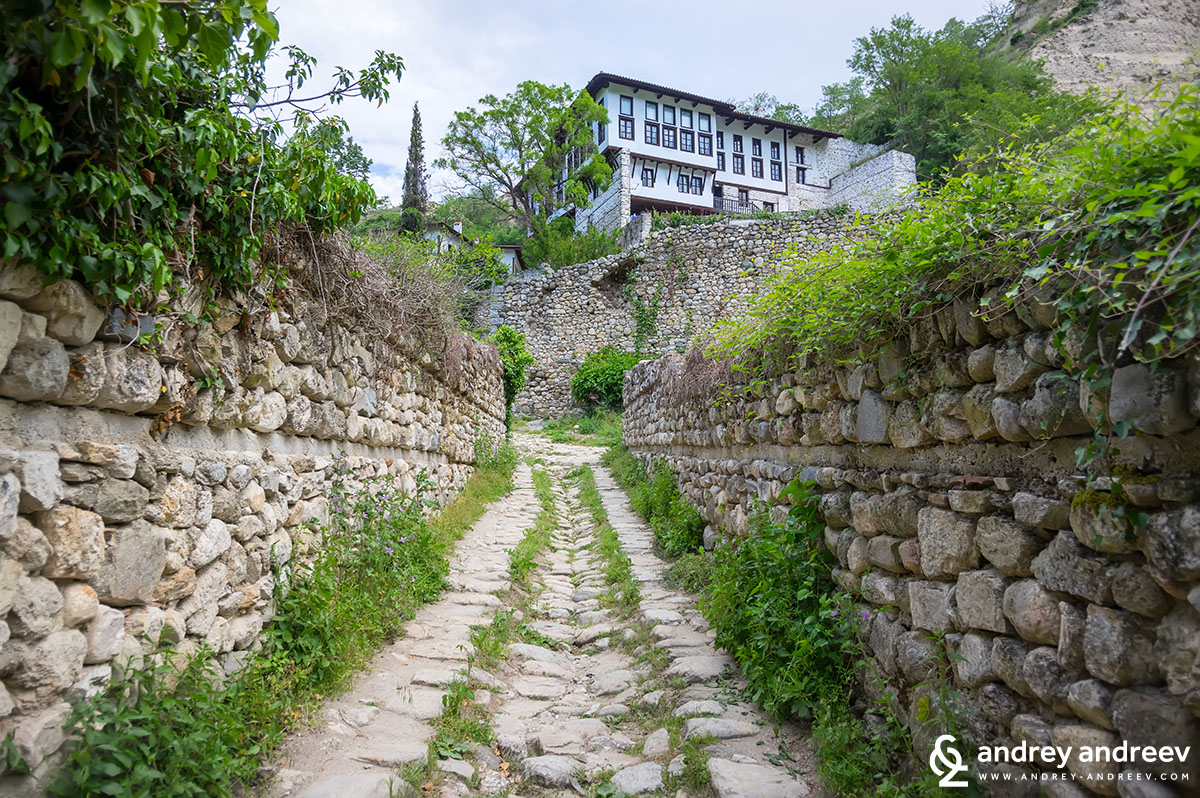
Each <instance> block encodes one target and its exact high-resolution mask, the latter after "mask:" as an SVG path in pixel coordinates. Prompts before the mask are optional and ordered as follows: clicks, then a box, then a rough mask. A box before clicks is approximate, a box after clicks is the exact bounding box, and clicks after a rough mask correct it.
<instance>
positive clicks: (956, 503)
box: [624, 295, 1200, 796]
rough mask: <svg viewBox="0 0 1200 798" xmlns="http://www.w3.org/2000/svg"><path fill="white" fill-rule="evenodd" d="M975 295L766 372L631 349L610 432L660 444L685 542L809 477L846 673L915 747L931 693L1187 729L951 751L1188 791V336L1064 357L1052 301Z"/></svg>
mask: <svg viewBox="0 0 1200 798" xmlns="http://www.w3.org/2000/svg"><path fill="white" fill-rule="evenodd" d="M993 298H994V297H993ZM996 308H997V306H996V304H995V303H994V302H993V303H992V304H991V313H992V315H991V316H989V315H987V311H988V306H986V305H984V306H981V305H980V304H979V303H978V300H976V299H972V298H971V296H970V295H964V296H960V297H959V298H958V299H957V300H955V301H954V302H953V303H952V304H950V303H948V304H946V305H945V306H944V307H942V308H941V309H940V310H936V311H931V312H929V313H926V314H924V315H923V316H922V318H921V320H920V321H911V322H909V323H908V324H907V325H906V326H905V327H904V328H902V330H901V331H900V332H899V333H898V334H897V335H895V336H894V337H893V338H892V340H891V342H890V343H889V344H888V345H887V346H886V347H884V348H883V350H882V351H881V352H877V353H875V354H873V355H871V356H870V357H867V358H855V359H840V358H836V357H834V356H833V355H831V354H814V353H810V354H808V355H806V356H803V357H800V358H798V359H797V360H796V361H794V364H793V365H792V367H791V368H789V370H787V371H786V372H784V373H779V374H777V375H776V376H774V377H769V376H764V375H763V373H761V372H758V373H756V372H752V371H737V370H733V369H730V368H729V366H728V364H722V363H721V361H719V360H718V361H714V360H711V359H707V358H704V357H702V356H700V355H699V353H697V352H693V353H690V354H689V355H688V356H687V357H686V358H685V357H679V356H667V357H665V358H663V359H660V360H656V361H652V362H643V363H642V364H640V365H639V366H637V367H636V368H635V369H634V370H633V371H631V372H630V373H629V374H628V375H627V377H626V385H625V405H626V413H625V417H624V436H625V442H626V444H627V445H628V446H629V447H630V449H631V450H633V451H634V452H635V454H637V455H638V456H639V457H640V458H642V459H643V460H647V461H649V460H656V461H664V462H666V463H668V464H669V465H670V467H671V468H672V469H674V471H675V472H676V473H677V475H678V478H679V482H680V486H681V490H682V492H683V493H684V494H685V495H686V496H687V497H688V498H689V499H690V501H691V502H692V503H693V504H694V505H695V506H696V507H698V508H699V509H700V511H701V513H702V514H703V516H704V518H705V520H706V521H707V523H708V527H707V529H706V535H705V537H706V544H707V545H709V546H711V545H713V544H715V543H716V542H717V540H718V539H719V538H720V537H722V536H727V537H733V538H736V537H737V536H740V535H744V534H747V532H748V531H749V529H748V519H749V518H751V517H753V516H754V515H755V514H756V513H760V512H769V513H771V514H773V515H774V516H775V517H776V519H777V520H780V519H781V518H782V515H783V514H784V511H785V510H786V506H785V505H776V506H774V507H773V508H772V509H767V508H768V507H770V505H771V504H772V503H773V502H775V500H777V499H779V498H780V495H781V493H783V491H784V488H785V487H786V486H787V485H788V484H789V483H790V482H791V481H792V480H794V479H797V478H798V479H800V480H803V481H807V482H812V483H814V484H815V488H816V490H817V492H818V493H819V495H820V509H821V511H822V513H823V515H824V519H825V523H826V529H825V533H824V538H825V543H826V545H827V547H828V549H829V551H830V552H831V555H832V556H833V557H834V558H836V566H835V570H834V577H835V579H836V581H837V582H838V584H840V585H841V587H842V588H843V589H844V590H845V591H847V592H848V593H850V594H852V595H853V596H854V597H856V600H857V601H859V602H861V605H862V607H861V608H862V613H863V618H864V621H863V624H862V629H863V635H864V637H865V643H866V646H867V648H868V651H869V652H870V655H871V656H870V658H869V660H868V671H869V672H868V673H864V674H863V678H862V679H861V680H860V688H861V689H862V691H863V693H864V698H865V699H868V700H877V701H883V702H885V703H887V704H889V705H891V706H892V707H893V708H894V709H895V711H896V712H897V713H898V714H899V716H900V717H901V718H902V719H903V721H904V722H905V724H906V725H907V726H908V727H909V728H910V729H911V730H912V731H913V736H914V739H915V740H916V742H917V745H918V749H919V751H921V752H923V754H924V755H925V756H927V755H928V752H929V746H931V745H932V743H933V738H934V737H935V736H936V733H937V731H936V730H937V728H938V725H937V724H930V723H929V722H928V721H929V720H930V708H931V701H932V704H936V705H937V708H938V709H939V710H944V711H948V712H952V713H953V715H954V716H955V718H956V728H957V729H958V731H959V732H960V733H961V734H964V735H965V736H967V737H968V738H969V739H970V740H971V742H972V743H973V744H975V745H982V744H991V745H994V744H1004V743H1009V744H1018V743H1022V742H1024V743H1026V744H1028V745H1030V746H1035V745H1036V746H1042V745H1057V746H1061V747H1065V746H1073V747H1074V750H1075V751H1077V752H1078V751H1079V750H1080V747H1081V746H1086V745H1116V744H1119V743H1120V742H1121V741H1122V740H1124V741H1126V742H1128V743H1129V744H1130V745H1139V746H1146V745H1155V746H1160V745H1172V746H1181V747H1182V746H1191V747H1192V752H1193V753H1192V754H1191V756H1190V758H1189V759H1188V760H1187V762H1185V763H1184V764H1182V765H1180V764H1178V763H1159V764H1145V763H1139V764H1138V765H1136V766H1133V765H1129V764H1118V763H1111V762H1095V763H1089V762H1083V761H1080V759H1079V758H1078V757H1075V758H1072V759H1070V760H1069V761H1067V762H1066V765H1065V769H1063V770H1059V769H1058V768H1059V767H1060V766H1059V765H1057V764H1047V763H1039V762H1035V763H1033V764H1024V765H1012V764H1009V765H992V766H989V765H986V764H983V763H975V764H973V768H972V771H973V773H976V774H979V773H985V772H989V771H991V772H1005V771H1007V772H1008V773H1009V774H1010V777H1017V776H1021V775H1024V776H1025V777H1026V778H1029V777H1033V776H1037V775H1038V774H1042V775H1041V778H1043V779H1045V778H1047V777H1048V776H1047V774H1055V777H1057V778H1059V779H1060V781H1059V782H1058V783H1057V784H1055V786H1054V790H1067V791H1066V792H1063V791H1058V792H1048V793H1047V794H1055V795H1083V794H1099V795H1117V794H1118V784H1119V783H1120V782H1118V781H1117V778H1118V775H1119V774H1120V773H1121V772H1122V771H1124V775H1123V776H1122V778H1125V779H1129V778H1130V777H1132V776H1133V775H1135V774H1136V773H1137V772H1141V773H1143V774H1149V775H1150V776H1153V775H1154V774H1156V773H1167V774H1174V777H1173V779H1174V780H1168V781H1165V782H1149V781H1143V782H1141V783H1140V784H1141V786H1140V787H1139V786H1138V783H1136V782H1126V783H1125V784H1123V785H1122V786H1121V790H1122V791H1121V792H1120V793H1119V794H1120V795H1156V796H1157V795H1174V794H1179V795H1184V794H1194V791H1195V790H1196V788H1197V785H1198V784H1200V757H1197V756H1196V754H1195V752H1196V751H1197V750H1198V747H1200V721H1198V720H1197V716H1198V715H1200V611H1198V610H1197V604H1196V602H1197V596H1198V595H1200V480H1198V476H1200V429H1198V428H1197V422H1198V421H1200V360H1197V358H1196V357H1195V355H1184V356H1179V357H1174V358H1170V357H1169V358H1165V359H1162V360H1160V361H1159V362H1157V363H1156V364H1154V365H1152V366H1148V365H1145V364H1142V363H1137V362H1129V361H1124V362H1122V363H1118V364H1117V365H1116V366H1115V367H1114V368H1113V369H1112V371H1111V375H1110V379H1103V380H1101V379H1097V378H1095V377H1094V376H1093V377H1092V378H1090V379H1088V380H1085V381H1084V382H1082V383H1081V381H1080V380H1079V378H1078V377H1068V376H1065V375H1064V372H1063V370H1062V366H1063V363H1064V359H1065V357H1066V356H1067V355H1066V353H1065V352H1064V350H1063V348H1061V347H1060V346H1058V345H1056V344H1057V343H1058V342H1057V341H1056V338H1055V332H1056V328H1057V327H1058V325H1059V323H1060V321H1061V316H1059V315H1057V314H1056V311H1055V308H1054V307H1053V306H1050V305H1045V304H1041V303H1038V302H1036V301H1031V302H1026V303H1023V304H1021V305H1018V306H1017V307H1016V309H1015V310H1014V309H1012V308H1005V310H1004V311H997V309H996ZM1081 343H1082V342H1081V341H1080V340H1079V339H1076V345H1079V344H1081ZM1065 349H1066V350H1067V351H1071V346H1070V344H1068V345H1067V346H1066V347H1065ZM1098 448H1099V449H1103V454H1104V456H1103V457H1102V458H1098V457H1096V456H1095V454H1096V451H1097V449H1098ZM787 500H788V499H787V494H785V495H784V497H783V501H784V502H786V501H787ZM947 661H948V662H949V663H950V667H949V671H948V672H947V671H946V669H945V667H943V666H939V663H945V662H947ZM939 672H940V673H941V675H940V676H939ZM924 766H925V763H924V761H922V762H921V763H920V767H922V768H923V767H924ZM1180 774H1185V775H1186V777H1187V781H1179V780H1178V777H1179V775H1180ZM1064 779H1065V780H1069V781H1070V784H1069V785H1068V786H1062V785H1063V784H1064V783H1065V781H1064ZM1047 784H1052V782H1047V781H1042V782H1040V785H1039V783H1038V782H1034V781H1025V782H1005V783H1003V784H1001V785H999V786H997V787H995V789H996V792H995V793H994V794H996V795H1017V794H1021V795H1024V794H1030V795H1035V794H1038V789H1040V788H1041V787H1045V786H1046V785H1047ZM1130 785H1133V786H1134V788H1137V789H1144V790H1152V791H1151V792H1145V791H1142V792H1137V791H1134V792H1130V791H1127V790H1128V789H1131V787H1130ZM1146 785H1149V786H1146ZM986 786H987V785H986V783H985V787H986ZM1022 787H1024V788H1026V789H1027V791H1026V792H1020V789H1021V788H1022ZM1081 789H1082V790H1083V792H1080V791H1079V790H1081Z"/></svg>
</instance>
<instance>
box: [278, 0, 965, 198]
mask: <svg viewBox="0 0 1200 798" xmlns="http://www.w3.org/2000/svg"><path fill="white" fill-rule="evenodd" d="M987 5H988V1H987V0H908V2H907V3H905V4H904V5H903V6H901V5H899V4H896V3H887V2H866V1H865V0H842V1H841V2H832V3H830V2H814V1H813V0H757V1H756V2H748V3H747V2H729V1H728V0H725V1H724V2H718V1H716V0H690V2H678V0H604V1H603V2H590V3H582V2H578V0H508V2H500V1H497V0H276V2H275V8H274V10H275V11H276V14H277V16H278V18H279V23H280V42H281V44H294V45H298V46H300V47H301V48H303V49H304V50H306V51H307V52H308V53H309V54H310V55H312V56H315V57H316V59H317V70H316V73H315V75H314V77H320V76H324V75H328V74H329V73H330V72H332V69H333V67H334V66H335V65H337V66H344V67H347V68H349V69H353V70H357V69H360V68H362V67H364V66H366V65H367V63H369V61H370V60H371V57H372V55H373V54H374V52H375V51H376V50H385V51H388V52H393V53H397V54H399V55H400V56H401V57H402V58H403V59H404V64H405V71H404V75H403V77H402V78H401V79H400V81H399V83H396V84H394V85H393V86H392V88H391V96H390V99H389V100H388V102H387V103H386V104H385V105H383V106H382V107H376V106H375V104H374V103H369V102H366V101H364V100H361V99H360V100H347V101H346V102H344V103H343V104H341V105H340V106H336V107H335V108H332V109H330V110H331V111H332V112H334V113H336V114H338V115H340V116H341V117H342V118H344V119H345V120H346V121H347V122H348V123H349V125H350V135H351V136H353V137H354V140H355V141H357V142H358V143H359V144H360V145H361V146H362V148H363V150H364V152H365V153H366V155H367V157H368V158H370V159H371V160H372V161H373V162H374V165H373V167H372V176H371V183H372V184H373V185H374V187H375V189H376V191H377V192H378V193H380V194H382V195H386V196H388V197H390V198H391V199H392V200H393V201H394V202H396V203H398V202H399V199H400V195H401V187H402V185H403V181H404V163H405V160H406V159H407V156H408V136H409V127H410V124H411V120H412V106H413V102H418V103H420V107H421V119H422V127H423V130H424V135H425V160H426V164H427V165H428V166H430V188H431V191H432V193H433V195H434V196H435V197H439V196H442V195H444V194H445V193H448V192H449V193H453V192H454V191H455V190H457V189H458V188H460V186H459V184H458V181H457V180H456V179H455V177H454V175H453V174H450V173H447V172H442V171H439V170H435V169H432V166H431V165H432V162H433V160H434V159H435V158H437V157H438V156H439V155H441V154H442V148H441V138H442V136H443V135H444V133H445V131H446V126H447V124H448V123H449V122H450V120H451V119H452V118H453V115H454V112H455V111H459V110H463V109H465V108H467V107H468V106H471V105H474V104H476V102H477V101H478V99H479V98H480V97H483V96H484V95H486V94H496V95H504V94H507V93H508V92H510V91H512V90H513V89H514V88H515V87H516V85H517V84H518V83H520V82H521V81H523V80H531V79H532V80H538V81H541V82H543V83H555V84H561V83H568V84H570V85H571V86H573V87H576V88H582V87H583V86H584V85H585V84H586V83H587V81H588V79H589V78H591V76H592V75H594V74H596V73H597V72H612V73H616V74H618V75H625V76H628V77H634V78H638V79H641V80H645V81H648V82H651V83H657V84H660V85H664V86H670V87H672V88H676V89H680V90H682V91H688V92H692V93H694V94H699V95H702V96H706V97H714V98H716V99H721V100H729V99H742V98H746V97H749V96H750V95H752V94H755V93H757V92H760V91H765V92H768V93H770V94H773V95H775V96H776V97H778V98H779V99H780V100H781V101H783V102H792V103H796V104H798V105H800V106H801V107H802V108H805V109H811V108H812V107H813V106H814V105H815V104H816V103H817V101H818V100H819V99H820V96H821V86H823V85H825V84H828V83H835V82H841V81H844V80H847V79H849V78H850V77H851V73H850V70H849V68H848V67H847V66H846V59H847V58H849V57H850V54H851V52H852V51H853V48H854V40H855V38H857V37H859V36H863V35H865V34H866V33H867V32H868V31H869V30H870V29H871V28H872V27H886V26H887V25H888V23H889V22H890V20H891V18H892V16H894V15H895V14H900V13H904V12H907V13H910V14H912V16H913V18H914V19H915V20H916V21H917V23H918V24H920V25H922V26H924V27H926V28H930V29H937V28H940V27H941V26H942V25H943V24H945V22H946V20H948V19H949V18H950V17H958V18H959V19H964V20H972V19H975V18H976V17H978V16H979V15H980V14H982V13H983V12H984V11H985V10H986V7H987ZM319 84H320V81H314V84H313V85H319Z"/></svg>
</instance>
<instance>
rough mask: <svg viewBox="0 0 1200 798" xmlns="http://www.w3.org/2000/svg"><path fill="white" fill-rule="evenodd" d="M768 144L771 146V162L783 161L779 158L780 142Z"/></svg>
mask: <svg viewBox="0 0 1200 798" xmlns="http://www.w3.org/2000/svg"><path fill="white" fill-rule="evenodd" d="M768 143H769V144H770V145H771V160H772V161H779V160H782V159H781V158H780V157H779V142H778V141H771V142H768Z"/></svg>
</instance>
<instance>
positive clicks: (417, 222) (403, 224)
mask: <svg viewBox="0 0 1200 798" xmlns="http://www.w3.org/2000/svg"><path fill="white" fill-rule="evenodd" d="M396 226H397V227H398V228H399V230H400V232H403V233H408V234H409V235H414V236H419V235H421V234H422V233H424V232H425V217H424V216H422V215H421V212H420V211H419V210H417V209H416V208H405V209H404V210H402V211H400V220H399V223H398V224H397V225H396Z"/></svg>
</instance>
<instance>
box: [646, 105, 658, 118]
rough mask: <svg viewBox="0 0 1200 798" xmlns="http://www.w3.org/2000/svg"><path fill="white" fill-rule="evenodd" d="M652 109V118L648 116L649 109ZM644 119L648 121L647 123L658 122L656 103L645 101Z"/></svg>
mask: <svg viewBox="0 0 1200 798" xmlns="http://www.w3.org/2000/svg"><path fill="white" fill-rule="evenodd" d="M652 108H653V109H654V116H651V115H650V109H652ZM645 117H646V121H648V122H657V121H658V103H656V102H651V101H650V100H646V111H645Z"/></svg>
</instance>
